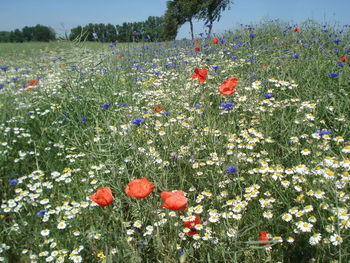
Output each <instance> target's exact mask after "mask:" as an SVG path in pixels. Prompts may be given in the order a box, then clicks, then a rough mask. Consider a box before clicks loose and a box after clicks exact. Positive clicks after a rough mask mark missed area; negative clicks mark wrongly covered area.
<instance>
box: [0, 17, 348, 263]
mask: <svg viewBox="0 0 350 263" xmlns="http://www.w3.org/2000/svg"><path fill="white" fill-rule="evenodd" d="M348 60H350V27H348V26H344V27H340V26H339V27H335V26H329V25H326V26H322V25H318V24H316V23H313V22H311V21H308V22H305V23H303V24H300V25H298V27H296V25H286V24H283V23H275V22H267V23H261V24H259V25H256V26H254V27H249V26H242V27H241V28H239V29H236V30H232V32H227V33H225V34H223V35H219V36H218V38H214V36H212V37H210V38H204V37H203V38H201V39H196V40H195V41H189V40H183V41H176V42H168V43H133V44H132V43H130V44H124V43H115V44H110V43H107V44H106V43H84V42H81V43H78V42H64V41H61V42H54V43H23V44H0V95H1V96H0V111H1V115H0V118H1V123H0V164H1V165H0V183H1V190H0V196H1V200H2V203H1V209H0V222H1V237H0V262H11V263H12V262H19V263H21V262H106V263H111V262H113V263H114V262H123V263H125V262H166V263H172V262H248V263H250V262H291V263H294V262H339V263H340V262H349V261H350V254H349V252H350V231H349V229H350V205H349V204H350V201H349V199H350V193H349V189H350V188H349V184H350V183H349V179H350V175H349V171H350V126H349V125H350V110H349V108H350V95H349V94H350V64H349V61H348ZM141 178H147V179H148V180H146V179H142V180H138V179H141ZM134 180H136V181H134ZM161 206H162V207H161Z"/></svg>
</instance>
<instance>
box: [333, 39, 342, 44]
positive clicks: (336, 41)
mask: <svg viewBox="0 0 350 263" xmlns="http://www.w3.org/2000/svg"><path fill="white" fill-rule="evenodd" d="M342 41H343V40H341V39H334V40H333V43H334V44H338V43H340V42H342Z"/></svg>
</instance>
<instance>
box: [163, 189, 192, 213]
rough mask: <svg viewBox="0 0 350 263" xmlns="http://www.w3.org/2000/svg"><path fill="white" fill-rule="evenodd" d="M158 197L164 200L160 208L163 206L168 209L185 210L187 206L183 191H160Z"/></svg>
mask: <svg viewBox="0 0 350 263" xmlns="http://www.w3.org/2000/svg"><path fill="white" fill-rule="evenodd" d="M160 197H161V198H162V199H163V200H164V203H163V204H162V205H161V206H160V208H162V207H165V208H168V209H170V210H182V211H184V210H186V208H187V198H186V197H185V194H184V192H183V191H180V190H178V191H175V192H162V193H161V194H160Z"/></svg>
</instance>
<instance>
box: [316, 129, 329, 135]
mask: <svg viewBox="0 0 350 263" xmlns="http://www.w3.org/2000/svg"><path fill="white" fill-rule="evenodd" d="M315 133H317V134H319V135H320V136H323V135H329V134H333V133H334V131H332V130H325V129H322V130H316V131H315Z"/></svg>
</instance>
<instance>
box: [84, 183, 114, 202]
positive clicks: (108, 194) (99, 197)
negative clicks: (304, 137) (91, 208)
mask: <svg viewBox="0 0 350 263" xmlns="http://www.w3.org/2000/svg"><path fill="white" fill-rule="evenodd" d="M89 198H90V199H91V200H92V201H94V202H95V203H97V204H98V205H99V206H107V205H109V204H111V203H112V202H113V200H114V197H113V195H112V190H111V188H109V187H104V188H102V187H100V188H98V189H97V191H96V194H93V195H90V196H89Z"/></svg>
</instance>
